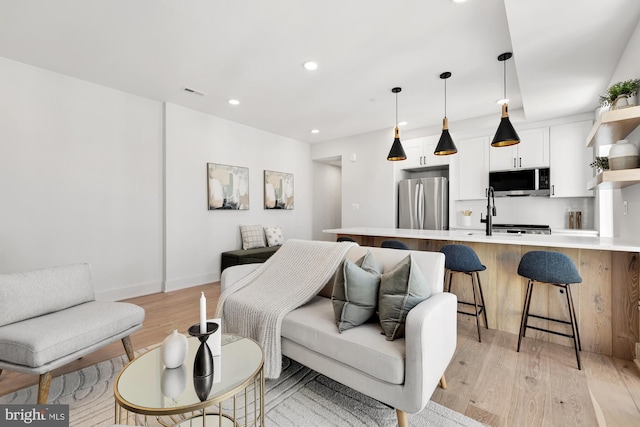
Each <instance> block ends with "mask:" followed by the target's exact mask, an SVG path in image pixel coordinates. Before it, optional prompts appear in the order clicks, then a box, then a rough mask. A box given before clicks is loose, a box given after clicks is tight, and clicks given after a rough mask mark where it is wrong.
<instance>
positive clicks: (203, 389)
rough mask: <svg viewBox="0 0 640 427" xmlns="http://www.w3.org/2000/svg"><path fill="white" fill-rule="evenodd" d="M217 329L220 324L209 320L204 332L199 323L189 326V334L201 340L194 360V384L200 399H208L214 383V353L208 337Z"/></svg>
mask: <svg viewBox="0 0 640 427" xmlns="http://www.w3.org/2000/svg"><path fill="white" fill-rule="evenodd" d="M217 330H218V324H217V323H214V322H207V331H206V332H204V333H201V332H200V324H199V323H197V324H195V325H193V326H191V327H190V328H189V335H191V336H193V337H196V338H198V340H199V341H200V347H198V351H197V352H196V358H195V359H194V361H193V386H194V388H195V391H196V394H197V395H198V398H199V399H200V401H204V400H206V399H207V397H208V396H209V391H210V390H211V386H212V385H213V368H214V367H213V355H212V354H211V350H210V349H209V346H208V345H207V338H209V335H211V334H213V333H214V332H216V331H217Z"/></svg>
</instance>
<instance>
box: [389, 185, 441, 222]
mask: <svg viewBox="0 0 640 427" xmlns="http://www.w3.org/2000/svg"><path fill="white" fill-rule="evenodd" d="M398 228H414V229H423V230H448V229H449V183H448V180H447V178H445V177H436V178H418V179H405V180H402V181H400V182H398Z"/></svg>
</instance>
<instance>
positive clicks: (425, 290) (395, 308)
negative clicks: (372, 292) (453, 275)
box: [378, 255, 432, 340]
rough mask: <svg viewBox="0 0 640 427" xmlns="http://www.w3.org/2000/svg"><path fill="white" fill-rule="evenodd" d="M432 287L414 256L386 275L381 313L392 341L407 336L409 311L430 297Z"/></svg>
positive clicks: (382, 323) (384, 327)
mask: <svg viewBox="0 0 640 427" xmlns="http://www.w3.org/2000/svg"><path fill="white" fill-rule="evenodd" d="M431 288H432V286H431V285H430V284H429V283H427V281H426V279H425V277H424V275H423V274H422V272H421V271H420V268H418V264H417V263H416V262H415V261H414V259H413V256H411V255H409V256H408V257H406V258H405V259H403V260H402V261H400V263H398V265H396V266H395V267H394V268H393V269H391V270H390V271H389V272H386V273H384V274H383V275H382V279H381V281H380V296H379V298H378V314H379V316H380V324H381V325H382V329H383V330H384V334H385V335H386V337H387V339H388V340H395V339H396V338H400V337H404V327H405V320H406V318H407V314H408V313H409V310H411V309H412V308H413V307H415V306H416V305H418V304H420V303H421V302H422V301H424V300H426V299H427V298H429V297H430V296H431Z"/></svg>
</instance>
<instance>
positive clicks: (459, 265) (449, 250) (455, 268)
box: [440, 245, 489, 342]
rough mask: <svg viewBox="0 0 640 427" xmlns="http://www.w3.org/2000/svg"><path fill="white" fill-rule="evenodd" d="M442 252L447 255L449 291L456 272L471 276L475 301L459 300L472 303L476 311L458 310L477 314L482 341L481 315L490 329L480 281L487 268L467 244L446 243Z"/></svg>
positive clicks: (463, 312) (446, 283) (446, 279)
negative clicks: (481, 273) (481, 272)
mask: <svg viewBox="0 0 640 427" xmlns="http://www.w3.org/2000/svg"><path fill="white" fill-rule="evenodd" d="M440 252H442V253H443V254H444V256H445V259H444V268H445V271H444V282H445V286H447V292H451V279H452V277H453V274H454V273H464V274H467V275H469V276H471V287H472V289H473V303H471V302H466V301H458V304H465V305H472V306H473V307H474V309H475V310H474V311H473V312H472V313H469V312H468V311H462V310H458V313H461V314H466V315H468V316H475V318H476V327H477V329H478V341H479V342H482V338H481V336H480V315H482V316H483V317H484V326H485V328H487V329H489V324H488V323H487V311H486V309H485V305H484V295H483V294H482V284H481V283H480V275H479V274H478V273H479V272H480V271H484V270H486V269H487V267H485V266H484V265H482V263H481V262H480V259H479V258H478V255H476V253H475V251H474V250H473V249H471V248H470V247H469V246H465V245H444V246H443V247H442V248H441V249H440Z"/></svg>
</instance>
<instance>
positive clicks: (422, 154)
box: [399, 135, 450, 170]
mask: <svg viewBox="0 0 640 427" xmlns="http://www.w3.org/2000/svg"><path fill="white" fill-rule="evenodd" d="M439 140H440V135H432V136H426V137H422V138H414V139H408V140H406V141H402V139H401V141H402V147H403V148H404V152H405V153H406V154H407V160H404V161H402V162H399V164H400V168H402V169H405V170H419V169H424V168H429V167H434V166H444V165H448V164H449V161H450V159H449V157H450V156H436V155H435V154H433V152H434V151H435V149H436V145H438V141H439Z"/></svg>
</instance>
